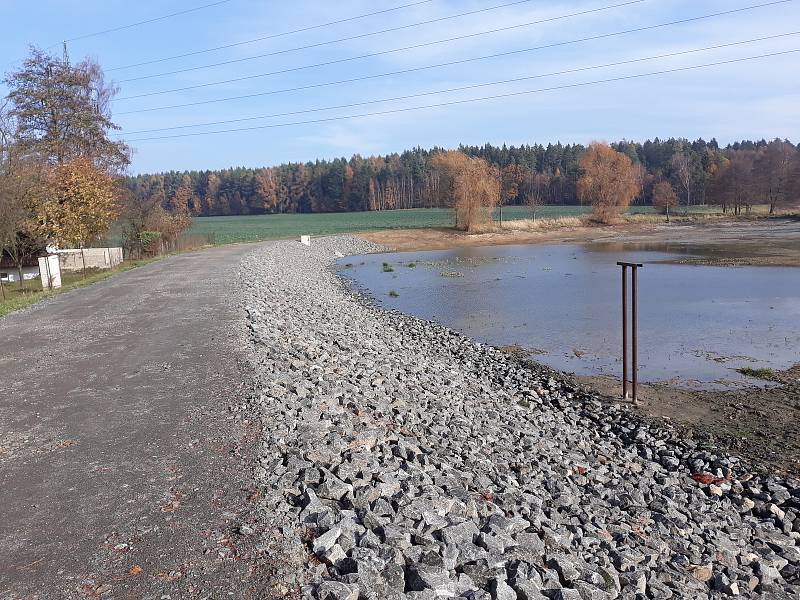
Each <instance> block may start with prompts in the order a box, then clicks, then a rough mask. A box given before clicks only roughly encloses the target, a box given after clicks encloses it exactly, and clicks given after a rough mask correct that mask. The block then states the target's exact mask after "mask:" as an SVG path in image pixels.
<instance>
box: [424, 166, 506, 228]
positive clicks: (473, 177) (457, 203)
mask: <svg viewBox="0 0 800 600" xmlns="http://www.w3.org/2000/svg"><path fill="white" fill-rule="evenodd" d="M433 164H434V168H435V169H436V170H437V171H438V172H439V174H440V175H441V176H442V178H443V179H444V180H445V189H446V190H447V192H446V195H447V198H448V200H449V204H450V206H452V207H453V210H454V213H455V227H456V229H461V230H463V231H476V230H479V229H481V228H482V227H486V226H487V225H489V224H490V223H491V220H492V210H493V209H494V207H495V206H497V203H498V202H499V201H500V180H499V177H498V176H497V172H496V170H495V169H493V168H492V167H491V165H489V163H488V162H487V161H485V160H483V159H481V158H470V157H469V156H467V155H466V154H464V153H463V152H459V151H457V150H449V151H447V152H440V153H439V154H437V155H436V156H435V157H434V158H433Z"/></svg>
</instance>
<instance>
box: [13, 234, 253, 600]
mask: <svg viewBox="0 0 800 600" xmlns="http://www.w3.org/2000/svg"><path fill="white" fill-rule="evenodd" d="M250 248H251V247H247V246H230V247H225V248H218V249H212V250H206V251H203V252H198V253H193V254H187V255H181V256H176V257H171V258H167V259H165V260H163V261H160V262H158V263H155V264H152V265H149V266H147V267H142V268H139V269H135V270H132V271H129V272H126V273H122V274H120V275H117V276H115V277H113V278H111V279H109V280H107V281H104V282H102V283H99V284H97V285H94V286H91V287H89V288H85V289H82V290H77V291H74V292H70V293H67V294H63V295H61V296H59V297H57V298H56V299H54V300H53V301H51V302H48V303H46V304H43V305H38V306H36V307H34V308H33V309H32V310H29V311H27V312H24V313H18V314H15V315H11V316H9V317H7V318H5V319H3V320H0V340H1V342H0V344H1V345H0V373H3V389H2V393H0V598H3V599H11V598H13V599H16V598H37V599H38V598H98V597H101V596H102V597H110V596H112V595H113V597H114V598H162V597H165V596H166V597H169V594H172V598H176V597H181V598H191V597H195V593H194V592H197V594H198V595H199V594H200V593H201V592H202V595H203V596H204V597H216V598H219V597H223V596H225V597H227V596H228V594H229V593H233V595H234V596H235V597H237V598H246V597H251V596H253V595H255V591H254V590H253V588H252V586H253V585H255V584H254V583H253V582H254V581H255V580H256V578H253V574H254V573H257V572H258V571H257V569H255V567H257V566H258V561H257V560H256V559H255V557H254V556H253V554H252V553H251V551H250V548H249V543H250V540H251V539H252V537H247V536H242V535H240V534H239V525H240V524H241V522H242V520H243V519H246V518H247V510H248V508H247V507H248V506H249V503H248V498H249V499H250V500H252V499H253V498H254V497H255V493H254V490H252V489H250V488H249V487H248V486H249V483H248V481H249V480H250V479H251V477H250V475H251V472H252V464H251V463H250V461H249V459H248V457H249V456H250V455H251V453H250V452H249V450H248V448H249V447H250V445H251V444H252V443H254V440H255V439H256V438H257V435H258V431H257V429H258V428H257V427H256V425H255V423H249V422H248V421H246V420H243V419H237V418H234V417H233V416H232V415H233V414H234V413H231V412H230V411H229V406H230V405H235V404H236V403H237V402H239V404H241V399H240V397H241V395H242V393H243V387H244V385H245V384H246V376H245V373H246V369H245V368H243V363H241V361H240V358H239V356H238V355H237V347H239V348H241V346H240V345H239V340H238V338H237V336H239V335H241V328H240V327H239V326H238V323H237V320H238V318H239V315H238V312H237V311H236V309H235V308H233V307H232V306H231V305H230V303H229V302H228V301H227V300H226V299H225V296H226V292H227V291H228V290H230V289H231V287H232V281H235V279H236V270H237V267H238V263H239V259H240V258H241V256H242V255H243V254H244V253H245V252H246V251H248V250H249V249H250ZM251 440H253V441H251ZM244 531H245V532H246V531H247V529H246V528H245V529H244ZM251 578H252V579H251ZM176 594H177V595H176Z"/></svg>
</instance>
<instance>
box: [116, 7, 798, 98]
mask: <svg viewBox="0 0 800 600" xmlns="http://www.w3.org/2000/svg"><path fill="white" fill-rule="evenodd" d="M531 1H532V0H517V1H516V2H510V3H507V4H498V5H496V6H493V7H489V8H485V9H481V10H476V11H471V12H467V13H459V14H456V15H450V16H447V17H440V18H438V19H431V20H428V21H420V22H419V23H412V24H410V25H401V26H398V27H392V28H389V29H382V30H380V31H372V32H369V33H361V34H358V35H351V36H347V37H343V38H338V39H335V40H327V41H325V42H317V43H314V44H308V45H305V46H298V47H296V48H287V49H285V50H276V51H274V52H267V53H265V54H257V55H255V56H247V57H244V58H235V59H231V60H225V61H221V62H216V63H210V64H207V65H199V66H196V67H187V68H185V69H176V70H174V71H165V72H163V73H154V74H151V75H142V76H140V77H132V78H130V79H121V80H120V81H119V83H130V82H132V81H142V80H145V79H155V78H158V77H166V76H167V75H177V74H179V73H189V72H192V71H200V70H203V69H211V68H214V67H223V66H226V65H232V64H236V63H241V62H247V61H251V60H257V59H260V58H268V57H270V56H278V55H280V54H288V53H290V52H297V51H299V50H308V49H310V48H319V47H321V46H327V45H330V44H338V43H341V42H348V41H352V40H357V39H362V38H365V37H371V36H376V35H382V34H385V33H390V32H393V31H400V30H403V29H410V28H413V27H419V26H420V25H427V24H429V23H436V22H440V21H446V20H449V19H455V18H458V17H463V16H465V15H471V14H476V13H479V12H487V11H490V10H497V9H498V8H504V7H507V6H513V5H515V4H524V3H526V2H531ZM648 1H649V0H626V1H625V2H622V3H620V4H612V5H609V6H603V7H600V8H593V9H589V10H583V11H579V12H574V13H570V14H567V15H561V16H558V17H551V18H548V19H540V20H538V21H531V22H529V23H523V24H520V25H512V26H510V27H501V28H498V29H492V30H489V31H484V32H479V33H473V34H469V35H463V36H458V37H453V38H448V39H446V40H439V41H436V42H428V43H427V44H419V45H416V46H409V47H408V48H403V49H404V50H407V49H411V48H422V47H424V46H430V45H434V44H441V43H445V42H452V41H455V40H463V39H467V38H471V37H477V36H480V35H487V34H490V33H498V32H501V31H509V30H511V29H519V28H520V27H530V26H532V25H540V24H542V23H549V22H552V21H558V20H562V19H568V18H571V17H578V16H582V15H588V14H592V13H597V12H602V11H606V10H611V9H614V8H621V7H624V6H630V5H631V4H641V3H642V2H648ZM792 1H793V0H777V2H773V4H779V3H782V2H792ZM397 51H398V50H394V52H397ZM388 53H389V52H378V53H375V54H370V55H367V56H379V55H380V54H388ZM350 60H354V59H350Z"/></svg>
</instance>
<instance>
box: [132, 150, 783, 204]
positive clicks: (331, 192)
mask: <svg viewBox="0 0 800 600" xmlns="http://www.w3.org/2000/svg"><path fill="white" fill-rule="evenodd" d="M612 147H613V148H614V149H616V150H618V151H620V152H622V153H624V154H626V155H627V156H628V157H630V158H631V160H632V161H633V162H634V164H635V165H636V166H637V167H638V169H639V172H640V177H641V184H642V185H641V190H642V191H641V193H640V194H639V195H638V197H637V198H636V199H635V200H634V203H635V204H639V205H642V204H644V205H647V204H650V203H651V202H652V196H653V189H654V187H655V186H656V185H657V184H658V183H659V182H663V181H669V182H670V183H671V184H672V185H673V187H674V189H675V191H676V193H677V194H678V197H679V199H680V202H681V204H683V205H697V204H706V203H708V204H711V203H713V204H721V205H723V206H726V205H729V206H735V205H736V206H738V204H739V202H740V200H741V202H743V203H744V204H755V203H771V202H772V200H771V199H770V198H769V197H768V196H769V184H768V183H765V182H761V179H763V177H761V176H760V174H762V173H766V172H768V171H769V169H768V167H769V165H767V164H762V163H767V162H769V161H770V160H772V161H774V160H778V155H781V156H784V155H789V156H791V157H792V158H793V159H794V160H796V159H795V158H794V157H795V156H796V154H797V153H796V148H795V146H794V145H792V144H791V143H790V142H788V141H785V142H782V141H780V140H775V141H773V142H767V141H766V140H761V141H742V142H737V143H735V144H731V145H728V146H725V147H721V146H720V145H719V144H718V143H717V142H716V140H714V139H712V140H710V141H705V140H702V139H699V140H696V141H693V142H692V141H688V140H685V139H669V140H659V139H658V138H656V139H654V140H652V141H651V140H648V141H646V142H644V143H637V142H632V141H621V142H616V143H613V144H612ZM459 150H461V151H462V152H464V153H465V154H467V155H469V156H473V157H479V158H483V159H485V160H487V161H488V162H489V163H490V164H491V165H493V166H494V167H496V168H497V169H496V171H497V173H498V177H500V178H501V179H502V182H501V183H502V189H503V202H504V203H505V204H507V205H515V204H524V203H525V202H526V199H527V198H529V197H530V196H531V195H532V194H535V195H536V196H537V197H539V198H540V199H541V202H542V203H544V204H550V205H559V204H561V205H569V204H578V203H579V200H578V195H577V191H576V183H577V179H578V176H579V173H578V162H579V159H580V157H581V155H582V154H583V153H584V152H585V150H586V147H585V146H583V145H580V144H566V145H565V144H561V143H556V144H548V145H546V146H544V145H541V144H534V145H522V146H506V145H505V144H504V145H503V146H493V145H491V144H486V145H484V146H461V147H460V148H459ZM770 150H774V151H770ZM441 151H442V149H441V148H435V147H434V148H432V149H429V150H427V149H423V148H414V149H413V150H406V151H404V152H402V153H400V154H396V153H395V154H388V155H385V156H370V157H362V156H360V155H355V156H353V157H351V158H350V159H346V158H337V159H334V160H317V161H314V162H306V163H289V164H283V165H279V166H273V167H263V168H243V167H234V168H229V169H223V170H217V171H186V172H176V171H170V172H166V173H159V174H142V175H137V176H134V177H129V178H127V179H126V182H125V184H126V186H127V188H128V189H129V190H130V192H131V193H132V194H133V195H134V196H135V197H137V198H144V197H147V196H155V195H157V196H159V197H161V198H163V199H164V203H165V208H166V209H167V210H169V209H170V205H171V199H172V198H175V197H176V195H177V196H178V197H180V198H181V203H183V202H184V201H186V200H188V207H189V209H190V212H191V214H193V215H194V216H224V215H248V214H270V213H310V212H346V211H369V210H391V209H403V208H429V207H438V206H443V205H444V204H445V200H444V190H442V189H441V187H442V186H441V182H440V176H439V174H438V173H437V171H436V169H435V168H433V161H432V157H433V156H434V155H435V154H437V153H439V152H441ZM732 167H735V168H732ZM729 171H730V176H729V177H727V178H726V177H723V175H724V174H725V173H727V172H729ZM726 179H735V181H732V182H727V184H726V182H725V180H726ZM761 183H763V185H761ZM734 188H735V189H734ZM737 198H739V200H737Z"/></svg>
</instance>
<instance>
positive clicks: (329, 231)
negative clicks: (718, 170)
mask: <svg viewBox="0 0 800 600" xmlns="http://www.w3.org/2000/svg"><path fill="white" fill-rule="evenodd" d="M590 210H591V209H589V208H588V207H584V206H545V207H543V208H542V209H540V210H538V211H537V212H536V215H537V217H550V218H554V217H565V216H582V215H586V214H588V213H589V212H590ZM631 212H637V213H651V212H652V208H651V207H649V206H642V207H633V208H632V209H631ZM530 217H531V213H530V210H529V209H528V208H527V207H525V206H507V207H505V208H504V209H503V219H505V220H513V219H529V218H530ZM495 218H497V215H495ZM452 225H453V214H452V212H451V211H450V210H448V209H444V208H414V209H410V210H386V211H374V212H355V213H314V214H288V215H249V216H244V217H197V218H195V219H194V221H193V223H192V227H191V228H190V229H189V231H188V233H189V234H200V235H210V236H214V239H215V242H216V243H217V244H232V243H236V242H257V241H262V240H276V239H281V238H295V237H299V236H300V235H305V234H307V235H316V236H319V235H334V234H339V233H350V232H354V231H378V230H381V229H410V228H417V227H450V226H452Z"/></svg>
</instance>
